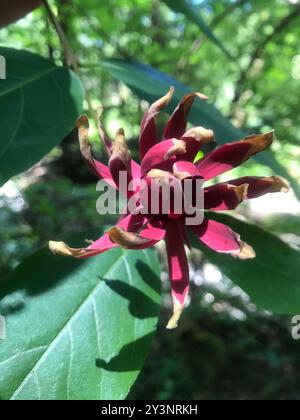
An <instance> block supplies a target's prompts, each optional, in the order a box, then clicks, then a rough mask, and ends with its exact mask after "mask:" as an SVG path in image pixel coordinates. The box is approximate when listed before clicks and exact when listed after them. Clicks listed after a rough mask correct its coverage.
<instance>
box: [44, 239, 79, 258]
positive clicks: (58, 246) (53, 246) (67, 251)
mask: <svg viewBox="0 0 300 420" xmlns="http://www.w3.org/2000/svg"><path fill="white" fill-rule="evenodd" d="M48 245H49V249H50V251H51V252H53V254H55V255H61V256H63V257H79V256H80V255H81V254H82V249H81V248H79V249H75V248H70V247H69V246H68V245H67V244H66V243H65V242H55V241H49V244H48Z"/></svg>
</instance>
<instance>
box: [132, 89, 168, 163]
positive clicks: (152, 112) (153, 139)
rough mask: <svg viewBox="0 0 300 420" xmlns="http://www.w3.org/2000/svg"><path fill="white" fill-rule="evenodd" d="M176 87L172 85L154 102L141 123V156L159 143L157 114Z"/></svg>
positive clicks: (166, 103)
mask: <svg viewBox="0 0 300 420" xmlns="http://www.w3.org/2000/svg"><path fill="white" fill-rule="evenodd" d="M173 92H174V88H173V87H170V89H169V92H168V93H167V94H166V95H165V96H163V97H162V98H160V99H158V101H156V102H154V103H153V104H152V105H151V106H150V108H149V109H148V111H147V112H146V113H145V115H144V118H143V120H142V123H141V129H140V145H139V148H140V158H141V160H142V159H143V158H144V156H145V154H146V153H147V152H148V150H149V149H150V148H151V147H152V146H154V145H155V144H156V143H157V134H156V122H155V119H156V116H157V115H158V114H159V112H160V111H161V110H162V109H163V108H165V107H166V106H167V105H168V103H169V102H170V100H171V98H172V95H173Z"/></svg>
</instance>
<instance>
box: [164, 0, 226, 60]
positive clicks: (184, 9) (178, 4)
mask: <svg viewBox="0 0 300 420" xmlns="http://www.w3.org/2000/svg"><path fill="white" fill-rule="evenodd" d="M162 1H163V2H164V3H166V4H167V5H168V6H169V7H170V8H171V9H172V10H174V11H175V12H178V13H182V14H184V15H185V16H186V18H187V19H189V20H190V21H191V22H193V23H195V24H196V25H197V26H198V27H199V28H200V29H201V31H202V32H203V33H204V34H205V35H206V36H207V38H209V39H210V40H211V41H213V42H214V43H215V44H216V45H217V46H218V47H219V48H221V50H222V51H223V52H224V53H225V54H226V55H227V56H228V57H230V58H232V56H231V54H230V53H229V52H228V50H227V49H226V48H225V47H224V45H223V43H222V42H221V41H220V40H219V39H218V38H217V37H216V35H215V34H214V33H213V31H212V30H211V28H210V27H209V26H208V25H207V24H206V23H205V21H204V19H203V18H202V16H201V15H200V13H199V11H198V10H196V8H195V6H193V5H192V4H191V3H190V2H189V0H176V1H174V0H162Z"/></svg>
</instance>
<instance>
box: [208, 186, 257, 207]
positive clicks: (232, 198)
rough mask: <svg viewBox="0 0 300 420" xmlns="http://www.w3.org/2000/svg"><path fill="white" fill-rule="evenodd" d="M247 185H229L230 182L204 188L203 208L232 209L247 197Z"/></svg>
mask: <svg viewBox="0 0 300 420" xmlns="http://www.w3.org/2000/svg"><path fill="white" fill-rule="evenodd" d="M248 187H249V185H248V184H247V183H241V184H240V185H237V186H236V185H231V183H230V182H224V183H221V184H216V185H212V186H211V187H207V188H205V189H204V208H205V209H210V210H234V209H235V208H236V207H237V206H238V205H239V204H240V203H241V202H242V201H243V200H246V199H247V191H248Z"/></svg>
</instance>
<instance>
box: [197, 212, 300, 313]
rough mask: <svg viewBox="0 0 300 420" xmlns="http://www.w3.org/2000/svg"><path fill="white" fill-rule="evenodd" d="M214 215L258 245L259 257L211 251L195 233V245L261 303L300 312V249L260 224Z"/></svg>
mask: <svg viewBox="0 0 300 420" xmlns="http://www.w3.org/2000/svg"><path fill="white" fill-rule="evenodd" d="M210 217H212V218H214V219H215V220H218V221H219V222H222V223H225V224H226V225H228V226H230V227H231V228H232V229H233V230H234V231H235V232H237V233H239V234H240V235H241V238H242V240H244V241H245V242H247V243H248V244H250V245H251V246H252V247H253V248H254V250H255V252H256V258H254V259H252V260H247V261H241V260H238V259H236V260H234V259H233V258H232V257H231V256H228V255H225V254H219V253H216V252H213V251H211V250H210V249H208V248H207V247H205V246H204V245H201V244H200V242H199V241H198V239H197V238H195V237H193V238H192V243H193V246H194V247H198V248H200V249H201V250H202V251H203V252H204V254H205V255H206V256H207V258H208V259H209V260H210V261H211V262H212V263H213V264H216V265H217V266H218V267H219V268H220V269H221V271H222V272H223V273H224V274H225V275H226V276H227V277H229V278H230V279H231V280H232V281H234V282H235V283H236V284H238V285H239V286H240V287H241V288H242V289H243V290H244V291H245V292H247V293H248V294H249V296H250V298H251V300H252V301H253V302H254V303H255V304H257V305H258V306H259V307H262V308H264V309H267V310H269V311H271V312H274V313H279V314H299V313H300V277H299V272H300V252H299V251H297V250H295V249H292V248H291V247H290V246H289V245H287V244H286V243H284V242H283V241H282V240H281V239H279V238H278V237H277V236H275V235H273V234H272V233H270V232H267V231H266V230H264V229H262V228H260V227H258V226H256V225H253V224H249V223H245V222H243V221H240V220H237V219H235V218H233V217H230V216H228V215H220V214H218V215H216V214H211V215H210Z"/></svg>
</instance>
